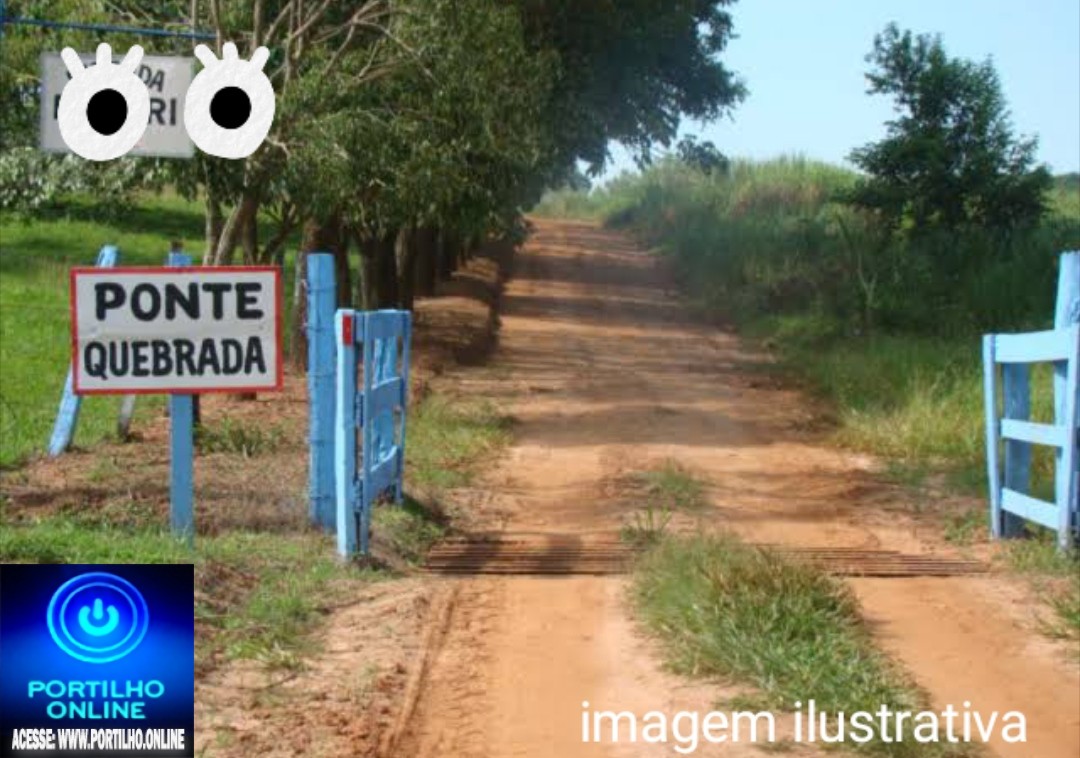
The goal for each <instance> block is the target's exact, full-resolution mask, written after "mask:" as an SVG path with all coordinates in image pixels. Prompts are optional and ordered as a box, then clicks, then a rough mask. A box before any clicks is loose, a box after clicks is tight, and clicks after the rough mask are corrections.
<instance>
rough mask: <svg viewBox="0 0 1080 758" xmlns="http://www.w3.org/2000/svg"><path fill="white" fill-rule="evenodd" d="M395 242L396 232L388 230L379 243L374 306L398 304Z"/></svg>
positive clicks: (386, 306) (383, 306)
mask: <svg viewBox="0 0 1080 758" xmlns="http://www.w3.org/2000/svg"><path fill="white" fill-rule="evenodd" d="M396 242H397V234H396V233H394V232H390V233H389V234H386V235H385V236H384V237H383V238H382V239H381V240H380V243H379V257H378V260H377V269H378V270H377V277H376V284H375V288H376V289H375V305H374V307H375V308H394V307H396V306H397V304H398V286H397V285H398V277H397V256H396Z"/></svg>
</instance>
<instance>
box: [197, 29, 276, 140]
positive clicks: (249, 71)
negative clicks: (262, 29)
mask: <svg viewBox="0 0 1080 758" xmlns="http://www.w3.org/2000/svg"><path fill="white" fill-rule="evenodd" d="M195 56H196V57H197V58H198V59H199V60H200V61H202V64H203V66H205V68H203V70H202V71H200V72H199V73H198V74H197V75H196V76H195V79H194V81H192V82H191V86H190V87H189V88H188V92H187V97H186V98H185V101H184V126H185V128H186V129H187V131H188V134H189V135H191V139H192V141H194V143H195V144H196V145H198V146H199V149H200V150H202V151H203V152H204V153H209V154H210V155H216V156H218V157H219V158H246V157H247V156H249V155H251V154H252V153H253V152H255V151H256V150H257V149H258V147H259V145H261V144H262V143H263V140H264V139H266V135H267V134H268V133H269V132H270V126H271V124H273V123H274V88H273V87H272V86H271V85H270V80H269V79H267V78H266V74H264V73H263V70H262V69H263V66H265V65H266V61H267V59H269V57H270V51H269V50H267V49H266V48H265V47H260V48H257V49H256V50H255V52H254V53H253V54H252V56H251V60H250V61H245V60H241V59H240V57H239V56H238V55H237V52H236V45H234V44H233V43H232V42H226V43H225V45H224V46H223V47H222V54H221V60H220V61H219V60H218V59H217V58H216V57H215V56H214V54H213V53H212V52H211V51H210V48H208V47H207V46H206V45H198V46H197V47H196V48H195Z"/></svg>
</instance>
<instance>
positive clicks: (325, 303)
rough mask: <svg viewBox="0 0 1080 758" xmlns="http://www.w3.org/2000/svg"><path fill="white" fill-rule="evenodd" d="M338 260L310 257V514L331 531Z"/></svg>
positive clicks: (313, 254) (332, 525) (308, 257)
mask: <svg viewBox="0 0 1080 758" xmlns="http://www.w3.org/2000/svg"><path fill="white" fill-rule="evenodd" d="M336 308H337V290H336V286H335V282H334V256H332V255H330V254H328V253H309V254H308V256H307V339H308V408H309V411H308V412H309V413H310V431H309V440H310V447H311V452H310V461H309V464H308V468H309V482H310V484H309V490H310V492H309V500H310V504H309V515H310V518H311V522H312V523H313V524H317V525H319V526H321V527H322V528H323V529H326V530H328V531H329V530H332V529H333V528H334V524H335V515H336V508H335V505H334V495H335V490H334V448H333V444H334V405H335V403H334V394H335V393H334V345H335V340H334V328H335V327H334V311H335V309H336Z"/></svg>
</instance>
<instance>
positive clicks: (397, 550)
mask: <svg viewBox="0 0 1080 758" xmlns="http://www.w3.org/2000/svg"><path fill="white" fill-rule="evenodd" d="M404 499H405V502H404V503H403V504H402V505H401V506H384V507H379V508H375V510H374V511H373V512H372V514H371V521H372V527H371V529H372V533H373V534H374V535H375V538H376V540H377V542H378V543H380V544H381V545H383V546H384V548H385V549H387V550H388V551H389V552H390V553H392V554H393V555H394V556H397V557H399V558H401V559H403V560H404V561H406V563H409V564H411V565H419V564H420V563H422V562H423V560H424V557H425V556H426V555H427V552H428V550H430V549H431V546H432V545H434V544H435V543H436V542H438V541H439V540H440V539H441V538H442V537H443V536H444V535H445V534H446V526H445V524H444V523H443V519H442V517H441V515H440V514H438V513H432V512H431V511H430V510H428V509H427V508H426V507H425V506H424V505H423V504H422V503H420V502H419V501H417V500H414V499H412V498H411V497H408V496H406V497H405V498H404Z"/></svg>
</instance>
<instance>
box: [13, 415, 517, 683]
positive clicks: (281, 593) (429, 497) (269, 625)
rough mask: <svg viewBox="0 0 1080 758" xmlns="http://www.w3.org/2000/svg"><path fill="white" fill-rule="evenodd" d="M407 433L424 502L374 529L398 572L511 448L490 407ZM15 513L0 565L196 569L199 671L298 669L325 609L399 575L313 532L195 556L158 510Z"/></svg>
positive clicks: (384, 511) (203, 547) (412, 474)
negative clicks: (453, 503) (360, 560)
mask: <svg viewBox="0 0 1080 758" xmlns="http://www.w3.org/2000/svg"><path fill="white" fill-rule="evenodd" d="M227 426H228V428H231V429H237V428H246V427H240V426H238V425H235V424H232V425H227ZM410 428H411V430H412V431H411V436H410V439H409V453H408V456H407V473H406V479H407V482H409V483H410V485H412V486H418V487H420V488H421V489H422V490H423V502H421V501H419V500H414V499H412V498H407V501H406V504H405V507H403V508H397V507H390V506H387V507H378V508H377V509H376V511H375V513H374V515H373V527H372V530H373V535H374V542H375V551H376V557H377V558H380V559H381V563H383V564H386V565H392V566H399V567H407V566H409V565H411V564H413V563H415V562H417V561H419V560H420V559H421V558H422V556H423V555H424V553H425V552H426V550H427V548H428V547H429V546H430V545H431V543H432V542H434V541H435V540H437V539H438V538H439V537H440V536H441V535H442V533H443V529H444V527H443V526H442V524H441V523H440V517H439V514H438V510H437V501H438V498H439V496H440V493H441V492H442V491H443V490H444V489H445V488H446V487H449V486H459V485H461V484H465V483H466V482H467V481H468V480H469V478H470V477H471V475H472V473H473V472H474V471H475V469H476V468H477V466H478V465H479V464H480V463H481V462H482V461H483V460H485V459H487V458H488V457H489V456H490V455H492V454H493V453H494V452H495V451H496V450H497V448H498V447H499V446H500V445H502V444H504V443H505V441H506V439H507V432H506V428H505V423H504V422H503V420H502V419H501V418H500V417H499V416H498V415H497V414H496V413H495V412H494V410H493V409H491V408H489V407H486V406H485V407H477V408H473V407H461V406H454V405H452V404H451V403H450V402H449V401H447V400H446V399H445V398H442V397H440V396H438V395H435V396H431V397H428V398H427V399H425V400H424V401H423V402H421V403H420V404H419V405H418V406H417V407H416V408H415V410H414V411H413V412H412V413H411V414H410ZM243 447H244V450H235V451H231V452H233V453H235V454H236V455H242V456H245V457H246V456H247V455H248V454H249V453H250V452H251V451H250V450H249V449H248V447H247V446H246V445H245V446H243ZM256 452H258V451H256ZM259 464H260V462H259V461H253V462H252V464H248V465H259ZM263 465H266V464H263ZM20 515H21V516H23V517H21V518H18V519H16V518H15V514H12V513H9V512H8V508H6V507H5V506H4V503H3V500H2V496H0V562H31V563H192V564H194V566H195V618H196V666H197V670H198V671H202V672H205V671H207V670H209V669H212V668H213V667H214V666H215V665H217V664H219V663H220V662H223V661H227V660H231V659H255V660H259V661H261V662H263V663H265V664H267V665H270V666H272V667H285V668H289V667H293V666H296V665H299V664H300V662H301V660H302V656H303V654H304V653H306V652H308V651H309V648H310V645H311V642H310V639H309V635H308V632H309V631H310V630H311V629H312V628H313V626H314V625H315V624H317V622H318V621H319V619H320V618H321V617H322V616H323V615H324V614H325V613H327V612H328V611H329V609H331V608H333V607H334V606H335V605H336V604H338V603H339V602H341V601H343V600H344V599H346V598H348V597H349V596H352V595H355V593H356V591H357V590H358V589H360V588H362V587H363V586H364V585H366V584H369V583H371V582H375V581H381V580H385V579H388V578H391V577H392V576H393V575H394V572H393V570H387V569H373V568H366V567H364V566H361V565H354V564H343V563H341V562H340V561H339V560H338V559H337V556H336V554H335V552H334V546H333V538H332V537H330V536H327V535H323V534H321V533H318V532H315V531H310V530H306V529H299V530H277V531H265V530H256V529H255V528H252V529H244V528H238V529H236V528H234V529H228V530H222V531H220V532H216V533H211V534H206V535H201V534H200V535H199V536H198V537H197V538H196V541H195V549H194V551H190V550H188V548H187V547H186V546H184V545H183V544H182V543H180V542H178V541H176V540H175V539H174V538H173V537H172V536H171V535H170V534H169V532H168V531H167V529H165V528H164V527H163V525H162V523H161V520H160V519H159V518H158V517H157V515H156V513H155V512H154V510H153V509H152V508H145V507H140V506H139V505H138V504H136V503H132V504H129V505H128V506H127V507H126V508H125V509H124V512H123V514H122V517H121V514H119V512H118V510H117V509H114V508H109V507H103V508H87V509H84V510H81V511H77V510H74V509H66V510H64V511H63V512H61V513H55V514H52V515H48V516H44V517H41V518H33V517H32V516H31V517H30V518H26V517H25V514H20Z"/></svg>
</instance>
